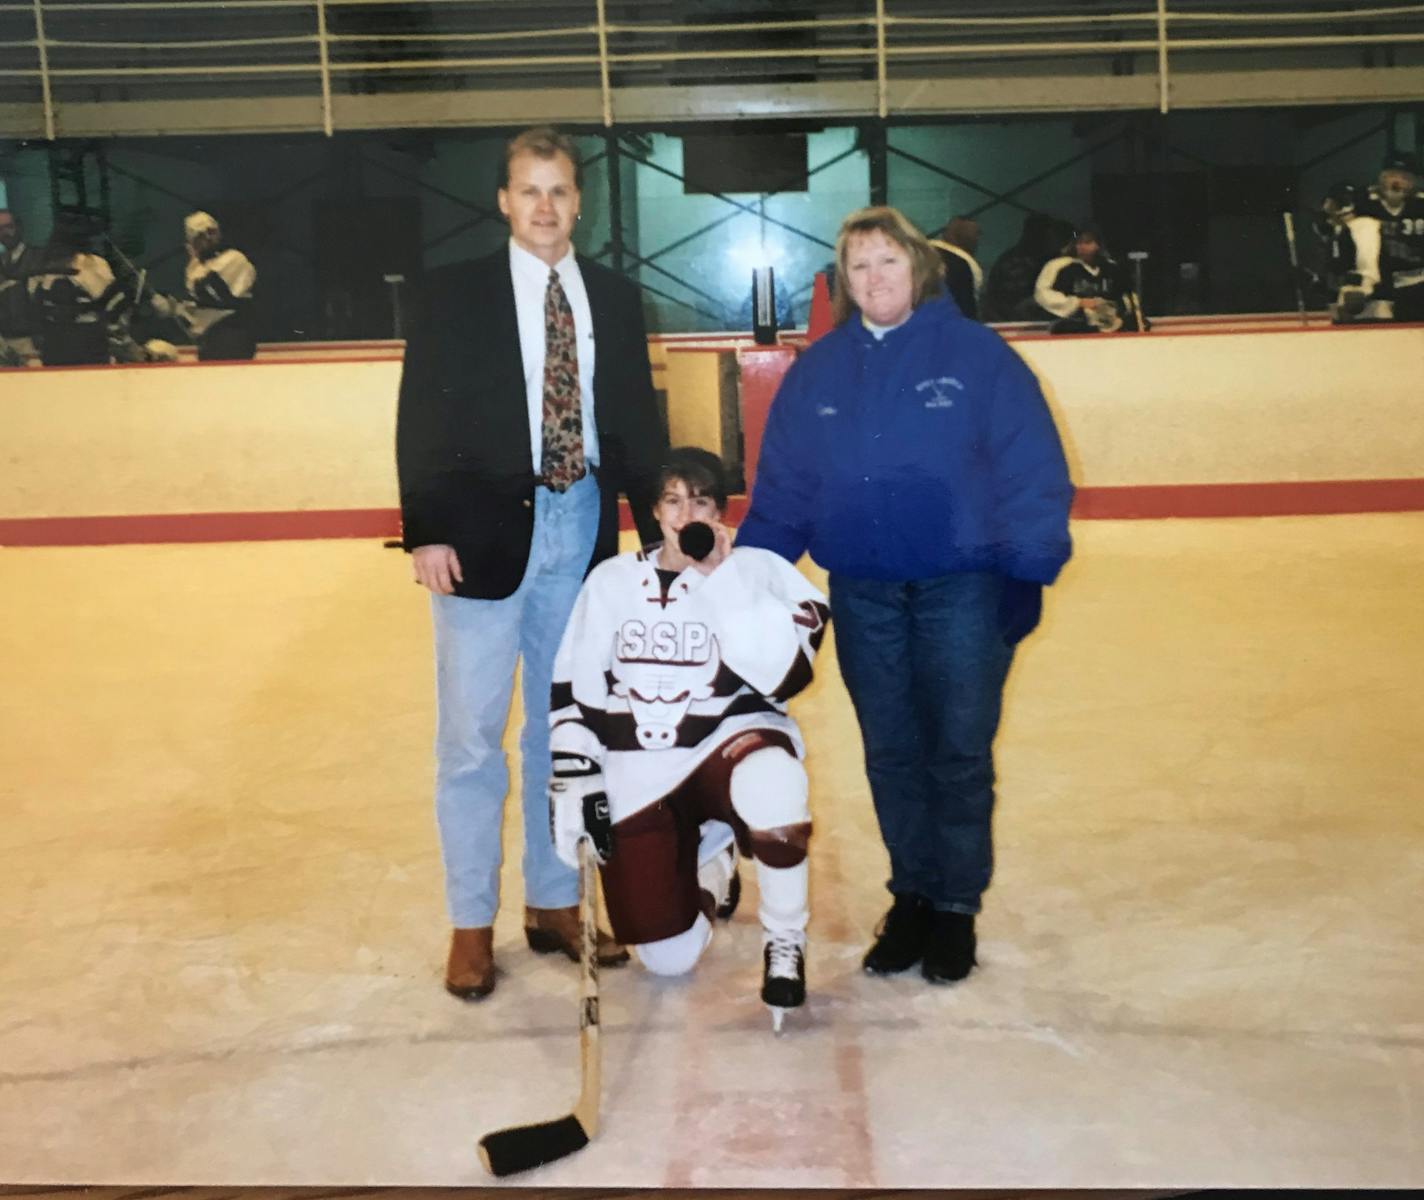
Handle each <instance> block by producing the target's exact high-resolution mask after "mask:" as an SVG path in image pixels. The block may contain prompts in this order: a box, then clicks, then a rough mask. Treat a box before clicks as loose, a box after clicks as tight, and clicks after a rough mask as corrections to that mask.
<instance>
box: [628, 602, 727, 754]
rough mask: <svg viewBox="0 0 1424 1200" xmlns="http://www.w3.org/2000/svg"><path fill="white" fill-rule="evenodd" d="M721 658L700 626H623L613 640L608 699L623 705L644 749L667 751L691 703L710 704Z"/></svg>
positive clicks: (633, 623) (666, 623)
mask: <svg viewBox="0 0 1424 1200" xmlns="http://www.w3.org/2000/svg"><path fill="white" fill-rule="evenodd" d="M721 667H722V655H721V651H720V649H719V648H718V646H717V639H716V638H715V637H712V636H710V634H709V633H708V630H707V626H705V625H703V624H702V623H701V622H700V621H689V622H686V623H685V624H681V625H677V624H674V623H673V622H671V621H658V622H656V623H654V624H653V625H652V626H648V625H646V624H645V623H644V622H642V621H625V622H624V623H623V625H622V627H621V628H620V629H619V630H618V632H617V633H616V634H614V635H613V689H612V690H613V694H614V695H615V696H617V697H618V698H620V699H622V700H626V701H627V702H628V711H629V712H630V713H632V714H633V721H634V723H635V724H636V727H637V737H638V745H639V746H640V747H641V748H642V749H644V750H670V749H671V748H672V747H674V746H676V745H677V730H678V726H680V725H681V724H682V721H683V718H684V717H686V716H687V712H688V709H689V708H691V707H692V703H693V701H695V700H710V699H711V698H712V688H713V683H714V682H715V680H716V678H717V672H718V671H719V670H720V669H721Z"/></svg>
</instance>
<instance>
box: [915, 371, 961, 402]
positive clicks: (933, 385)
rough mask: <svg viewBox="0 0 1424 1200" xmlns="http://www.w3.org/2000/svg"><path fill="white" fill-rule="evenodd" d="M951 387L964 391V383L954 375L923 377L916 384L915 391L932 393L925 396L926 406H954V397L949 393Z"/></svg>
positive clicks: (922, 393)
mask: <svg viewBox="0 0 1424 1200" xmlns="http://www.w3.org/2000/svg"><path fill="white" fill-rule="evenodd" d="M950 388H954V389H955V390H956V391H960V392H962V391H963V390H964V385H963V384H962V383H960V382H959V380H957V379H956V378H955V377H954V376H953V375H941V376H940V377H939V378H938V379H922V380H920V382H919V383H917V384H915V391H917V392H919V393H920V394H921V395H924V393H925V392H929V393H930V394H929V395H928V396H925V407H926V408H953V407H954V397H953V396H951V395H950V394H949V389H950Z"/></svg>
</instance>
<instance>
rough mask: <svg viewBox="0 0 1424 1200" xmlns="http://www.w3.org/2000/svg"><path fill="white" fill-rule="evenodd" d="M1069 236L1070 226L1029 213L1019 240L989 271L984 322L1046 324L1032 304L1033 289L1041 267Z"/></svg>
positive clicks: (1046, 315) (1071, 231)
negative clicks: (1038, 322) (1032, 322)
mask: <svg viewBox="0 0 1424 1200" xmlns="http://www.w3.org/2000/svg"><path fill="white" fill-rule="evenodd" d="M1072 234H1073V229H1072V226H1070V225H1069V224H1068V223H1067V222H1065V221H1058V220H1055V219H1054V218H1053V217H1050V216H1047V215H1045V214H1044V213H1029V215H1028V216H1026V217H1025V218H1024V223H1023V230H1022V231H1021V232H1020V234H1019V240H1018V241H1017V242H1015V243H1014V244H1013V245H1012V246H1010V247H1009V248H1008V249H1007V250H1005V251H1004V253H1003V254H1001V255H1000V256H999V258H998V260H997V261H996V262H995V263H994V265H993V267H992V268H991V269H990V271H989V278H988V279H987V280H986V281H985V284H984V305H983V309H984V319H985V320H987V321H1046V320H1049V319H1050V318H1049V314H1048V313H1046V312H1045V311H1044V310H1043V309H1041V308H1039V306H1038V305H1037V304H1036V303H1034V299H1033V287H1034V284H1035V283H1036V282H1037V280H1038V274H1039V272H1040V271H1041V270H1043V264H1044V263H1046V262H1047V261H1048V260H1049V259H1050V258H1052V257H1053V256H1054V255H1055V254H1057V253H1058V248H1059V247H1060V246H1062V245H1063V243H1064V241H1066V240H1067V239H1068V238H1069V237H1071V236H1072Z"/></svg>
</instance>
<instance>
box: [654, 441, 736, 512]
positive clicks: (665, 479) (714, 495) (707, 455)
mask: <svg viewBox="0 0 1424 1200" xmlns="http://www.w3.org/2000/svg"><path fill="white" fill-rule="evenodd" d="M675 479H680V480H682V482H683V483H685V484H686V485H687V492H688V495H690V496H709V497H711V499H712V500H713V501H714V502H715V503H716V505H717V508H718V510H719V511H725V509H726V507H727V472H726V470H725V469H724V468H723V466H722V460H721V459H720V458H718V457H717V456H716V455H715V454H713V453H712V452H711V451H710V450H703V449H702V448H701V447H700V446H678V447H676V448H675V449H673V450H670V451H668V456H667V458H666V459H664V460H663V466H662V470H661V471H659V472H658V495H659V496H661V495H662V493H663V491H664V489H665V488H666V487H667V485H668V484H670V483H672V482H673V480H675Z"/></svg>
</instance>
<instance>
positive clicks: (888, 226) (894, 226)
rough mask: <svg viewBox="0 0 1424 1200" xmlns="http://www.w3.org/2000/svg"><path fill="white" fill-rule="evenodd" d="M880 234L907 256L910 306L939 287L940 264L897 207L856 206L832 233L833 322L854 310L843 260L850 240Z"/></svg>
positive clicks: (923, 236)
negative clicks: (911, 293) (868, 234)
mask: <svg viewBox="0 0 1424 1200" xmlns="http://www.w3.org/2000/svg"><path fill="white" fill-rule="evenodd" d="M877 232H878V233H883V234H884V235H885V236H886V237H887V238H889V239H890V241H892V242H894V243H895V244H896V245H897V246H899V247H900V249H902V250H904V251H905V253H906V254H908V255H909V256H910V279H911V284H912V289H913V292H914V301H913V304H914V307H915V308H918V307H919V306H920V305H921V304H923V303H924V302H925V301H926V300H929V299H932V298H933V297H934V296H937V295H938V294H939V292H940V289H941V287H942V286H943V279H944V264H943V263H941V262H940V260H939V255H938V254H937V253H936V252H935V248H934V247H933V246H931V245H930V244H929V242H928V240H926V238H925V235H924V234H922V233H921V232H920V231H919V230H918V229H916V228H915V227H914V226H913V225H911V224H910V222H909V220H908V218H906V216H905V214H904V213H902V212H901V211H900V210H899V209H898V208H891V207H890V206H889V205H886V204H880V205H874V206H872V207H870V208H858V209H856V211H855V212H853V213H851V214H850V216H848V217H847V218H846V219H845V220H844V221H842V222H841V231H840V232H839V233H838V234H836V287H835V294H834V295H833V296H832V297H831V312H832V314H833V315H834V317H835V321H836V324H837V325H841V324H843V323H844V322H846V321H847V320H849V319H850V315H851V313H853V312H855V311H856V308H855V301H853V300H852V299H851V298H850V288H849V287H848V286H847V282H848V280H849V278H850V274H849V271H848V269H847V266H846V259H847V258H848V256H849V254H850V239H851V238H852V237H855V236H857V235H859V234H866V233H877Z"/></svg>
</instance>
